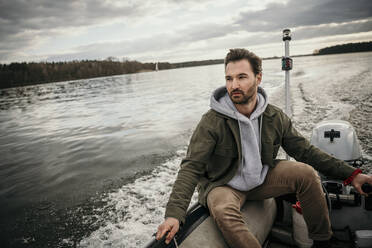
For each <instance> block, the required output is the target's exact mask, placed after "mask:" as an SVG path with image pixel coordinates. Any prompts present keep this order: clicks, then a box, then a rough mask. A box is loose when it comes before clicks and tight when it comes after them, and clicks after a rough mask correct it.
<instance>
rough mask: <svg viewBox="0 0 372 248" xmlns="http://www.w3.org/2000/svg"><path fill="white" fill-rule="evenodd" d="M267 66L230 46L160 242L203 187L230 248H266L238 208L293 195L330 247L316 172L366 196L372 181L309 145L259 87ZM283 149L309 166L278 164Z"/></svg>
mask: <svg viewBox="0 0 372 248" xmlns="http://www.w3.org/2000/svg"><path fill="white" fill-rule="evenodd" d="M261 63H262V62H261V59H260V58H259V57H257V56H256V55H255V54H253V53H251V52H249V51H247V50H245V49H230V52H229V53H228V54H227V55H226V58H225V79H226V86H224V87H221V88H218V89H217V90H215V92H214V93H213V95H212V97H211V103H210V106H211V110H209V111H208V112H207V113H206V114H204V115H203V117H202V119H201V121H200V123H199V124H198V126H197V127H196V129H195V131H194V134H193V135H192V137H191V141H190V145H189V148H188V151H187V154H186V158H185V159H184V160H182V163H181V169H180V170H179V172H178V176H177V179H176V181H175V183H174V186H173V190H172V193H171V195H170V198H169V202H168V204H167V208H166V212H165V217H166V219H165V221H164V222H163V223H162V224H161V225H160V226H159V228H158V232H157V235H156V238H157V239H160V238H161V237H163V236H164V235H165V234H166V232H167V231H169V233H168V235H167V237H166V243H169V242H170V241H171V239H172V238H173V236H174V235H175V234H176V233H177V231H178V230H179V225H180V223H183V222H184V221H185V215H186V210H187V207H188V205H189V203H190V199H191V196H192V194H193V192H194V189H195V187H196V186H197V188H198V192H199V202H200V203H201V204H202V205H204V206H206V207H208V208H209V211H210V214H211V215H212V217H213V219H214V220H215V222H216V224H217V226H218V227H219V229H220V230H221V232H222V234H223V236H224V238H225V240H226V242H227V243H228V244H229V246H230V247H233V248H244V247H249V248H255V247H261V246H260V243H259V242H258V240H257V239H256V238H255V237H254V235H252V234H251V232H250V231H249V230H248V228H247V226H246V225H245V223H244V220H243V218H242V214H241V212H240V208H241V206H242V205H243V203H244V201H245V200H247V199H252V200H259V199H266V198H270V197H277V196H280V195H283V194H289V193H296V194H297V197H298V199H299V201H300V203H301V206H302V209H303V215H304V218H305V221H306V223H307V226H308V229H309V236H310V238H312V239H313V240H314V247H328V242H329V239H330V238H331V235H332V231H331V227H330V220H329V215H328V209H327V204H326V201H325V199H324V195H323V191H322V187H321V182H320V178H319V176H318V175H317V173H316V171H315V170H314V168H315V169H316V170H319V171H320V172H322V173H323V174H325V175H328V176H331V177H333V178H336V179H342V180H346V181H345V183H350V182H351V184H352V185H353V186H354V187H355V188H356V189H357V190H358V191H359V192H360V193H361V194H364V195H365V193H364V192H362V190H361V185H363V184H364V183H366V182H368V183H370V184H372V176H369V175H365V174H362V173H361V170H359V169H357V170H356V169H355V168H353V167H351V166H349V165H348V164H347V163H345V162H343V161H340V160H338V159H335V158H333V157H331V156H329V155H327V154H326V153H324V152H322V151H320V150H319V149H317V148H315V147H314V146H312V145H310V144H309V142H308V141H307V140H306V139H305V138H303V137H302V136H301V135H300V134H299V133H298V132H297V131H296V130H295V129H294V127H293V126H292V123H291V120H290V119H289V118H288V117H287V116H286V115H285V114H284V113H283V112H282V111H281V110H280V109H279V108H277V107H274V106H273V105H271V104H268V99H267V95H266V93H265V91H264V90H263V89H262V88H261V87H259V84H260V83H261V80H262V69H261ZM280 146H282V147H283V149H284V150H285V151H286V152H287V154H289V155H290V156H291V157H293V158H295V159H296V160H297V161H301V162H303V163H301V162H294V161H283V160H275V158H276V155H277V153H278V149H279V147H280ZM310 165H311V166H310Z"/></svg>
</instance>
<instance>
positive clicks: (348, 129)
mask: <svg viewBox="0 0 372 248" xmlns="http://www.w3.org/2000/svg"><path fill="white" fill-rule="evenodd" d="M311 144H312V145H314V146H316V147H318V148H319V149H321V150H322V151H324V152H326V153H328V154H330V155H332V156H333V157H336V158H338V159H341V160H345V161H354V160H358V159H360V158H361V157H362V154H361V150H360V145H359V142H358V137H357V135H356V132H355V129H354V128H353V126H352V125H351V124H350V123H349V122H347V121H341V120H332V121H322V122H320V123H318V124H317V125H316V126H315V127H314V129H313V133H312V136H311Z"/></svg>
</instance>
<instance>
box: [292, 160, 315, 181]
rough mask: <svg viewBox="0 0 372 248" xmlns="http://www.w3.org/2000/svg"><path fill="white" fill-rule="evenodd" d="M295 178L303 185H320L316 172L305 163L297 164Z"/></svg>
mask: <svg viewBox="0 0 372 248" xmlns="http://www.w3.org/2000/svg"><path fill="white" fill-rule="evenodd" d="M297 167H298V170H297V173H296V175H297V177H298V180H299V182H300V183H304V184H313V183H316V184H317V183H320V177H319V175H318V172H317V171H316V170H315V169H314V168H313V167H312V166H310V165H308V164H305V163H298V164H297Z"/></svg>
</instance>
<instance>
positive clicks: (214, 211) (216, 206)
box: [207, 187, 240, 220]
mask: <svg viewBox="0 0 372 248" xmlns="http://www.w3.org/2000/svg"><path fill="white" fill-rule="evenodd" d="M207 205H208V208H209V211H210V213H211V215H212V216H213V217H214V218H215V219H220V220H222V219H225V218H226V217H227V216H229V215H231V214H233V213H239V211H240V199H238V198H237V197H236V196H235V195H234V194H233V193H232V192H231V191H229V190H228V189H227V188H223V187H217V188H215V189H213V190H212V191H211V192H210V193H209V194H208V196H207Z"/></svg>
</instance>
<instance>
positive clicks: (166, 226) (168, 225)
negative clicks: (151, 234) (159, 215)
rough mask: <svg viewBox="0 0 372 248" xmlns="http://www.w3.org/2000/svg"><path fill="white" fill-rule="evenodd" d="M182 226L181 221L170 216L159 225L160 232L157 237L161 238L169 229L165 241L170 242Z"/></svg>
mask: <svg viewBox="0 0 372 248" xmlns="http://www.w3.org/2000/svg"><path fill="white" fill-rule="evenodd" d="M179 228H180V222H179V221H178V220H177V219H176V218H172V217H168V218H166V219H165V221H164V222H163V223H162V224H161V225H160V226H159V227H158V232H157V233H156V239H157V240H159V239H161V238H162V237H163V236H164V234H166V232H167V231H169V233H168V235H167V237H166V239H165V243H166V244H169V242H170V241H171V240H172V239H173V237H174V235H175V234H176V233H177V232H178V229H179Z"/></svg>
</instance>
